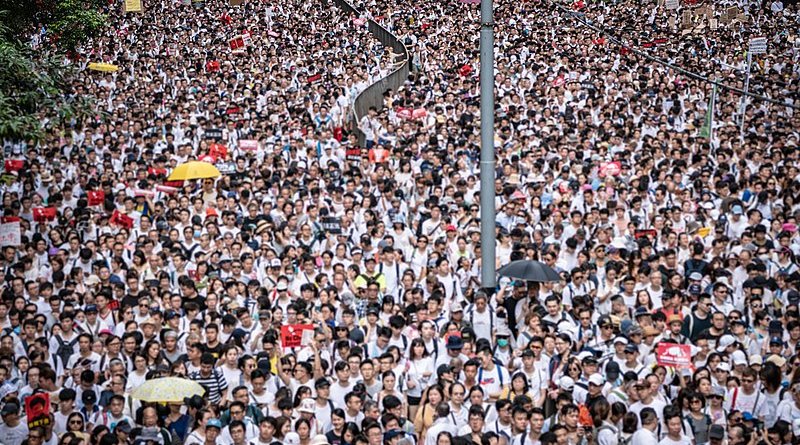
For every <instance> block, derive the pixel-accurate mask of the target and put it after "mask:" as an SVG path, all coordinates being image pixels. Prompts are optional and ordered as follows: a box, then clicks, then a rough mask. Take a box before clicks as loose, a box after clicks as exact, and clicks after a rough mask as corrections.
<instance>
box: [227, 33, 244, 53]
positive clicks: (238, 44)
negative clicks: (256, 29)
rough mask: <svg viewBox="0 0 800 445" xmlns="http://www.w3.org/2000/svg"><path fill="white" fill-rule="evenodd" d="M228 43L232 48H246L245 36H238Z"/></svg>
mask: <svg viewBox="0 0 800 445" xmlns="http://www.w3.org/2000/svg"><path fill="white" fill-rule="evenodd" d="M228 44H229V45H230V47H231V49H232V50H234V51H236V50H242V49H243V48H244V37H243V36H240V35H239V36H236V37H234V38H232V39H230V40H228Z"/></svg>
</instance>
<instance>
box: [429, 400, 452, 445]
mask: <svg viewBox="0 0 800 445" xmlns="http://www.w3.org/2000/svg"><path fill="white" fill-rule="evenodd" d="M444 432H447V433H450V435H451V436H455V435H456V434H458V428H456V425H455V424H454V423H453V422H452V420H451V418H450V405H448V404H447V402H439V404H438V405H436V420H434V421H433V425H431V426H430V427H428V430H427V432H426V433H425V442H424V443H423V444H420V445H436V444H437V438H438V437H439V434H440V433H444Z"/></svg>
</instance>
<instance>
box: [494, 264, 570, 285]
mask: <svg viewBox="0 0 800 445" xmlns="http://www.w3.org/2000/svg"><path fill="white" fill-rule="evenodd" d="M497 274H498V275H500V276H501V277H509V278H516V279H518V280H525V281H533V282H536V283H544V282H548V281H561V276H560V275H558V273H557V272H556V271H555V270H553V268H552V267H550V266H548V265H547V264H544V263H542V262H540V261H532V260H518V261H512V262H510V263H508V264H506V265H505V266H503V267H501V268H500V269H499V270H498V271H497Z"/></svg>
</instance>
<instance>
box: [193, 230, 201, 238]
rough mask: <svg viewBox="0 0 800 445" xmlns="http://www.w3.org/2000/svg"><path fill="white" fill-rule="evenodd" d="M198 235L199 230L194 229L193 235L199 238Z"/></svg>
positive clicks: (199, 233)
mask: <svg viewBox="0 0 800 445" xmlns="http://www.w3.org/2000/svg"><path fill="white" fill-rule="evenodd" d="M200 235H201V232H200V231H199V230H195V231H194V237H195V238H200Z"/></svg>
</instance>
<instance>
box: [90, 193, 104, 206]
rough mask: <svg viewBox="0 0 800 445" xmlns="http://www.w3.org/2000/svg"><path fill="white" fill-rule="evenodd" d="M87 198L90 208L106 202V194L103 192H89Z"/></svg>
mask: <svg viewBox="0 0 800 445" xmlns="http://www.w3.org/2000/svg"><path fill="white" fill-rule="evenodd" d="M86 197H87V200H88V201H89V205H90V206H99V205H100V204H102V203H103V201H105V200H106V192H104V191H102V190H89V191H88V192H86Z"/></svg>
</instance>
